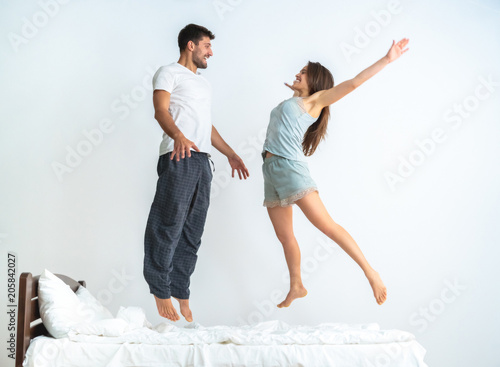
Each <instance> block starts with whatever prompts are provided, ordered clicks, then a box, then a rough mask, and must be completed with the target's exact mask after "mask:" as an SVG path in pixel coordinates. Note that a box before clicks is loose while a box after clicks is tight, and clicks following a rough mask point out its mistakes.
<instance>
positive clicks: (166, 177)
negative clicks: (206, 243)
mask: <svg viewBox="0 0 500 367" xmlns="http://www.w3.org/2000/svg"><path fill="white" fill-rule="evenodd" d="M170 154H171V153H167V154H163V155H161V156H160V158H159V160H158V167H157V171H158V182H157V185H156V194H155V197H154V200H153V203H152V204H151V210H150V212H149V217H148V222H147V225H146V233H145V236H144V270H143V273H144V278H145V279H146V282H147V283H148V285H149V290H150V292H151V293H152V294H154V295H155V296H156V297H158V298H161V299H166V298H170V297H171V296H172V297H176V298H180V299H188V298H189V278H190V276H191V274H192V273H193V271H194V268H195V265H196V260H197V258H198V255H197V254H196V253H197V252H198V248H199V247H200V244H201V236H202V234H203V228H204V226H205V219H206V216H207V211H208V206H209V204H210V184H211V181H212V176H213V174H212V170H211V167H210V163H209V155H208V154H207V153H199V152H193V151H191V157H190V158H189V157H187V156H186V157H185V158H184V159H181V160H180V161H179V162H177V161H176V160H175V158H174V160H170Z"/></svg>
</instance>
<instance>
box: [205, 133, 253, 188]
mask: <svg viewBox="0 0 500 367" xmlns="http://www.w3.org/2000/svg"><path fill="white" fill-rule="evenodd" d="M211 140H212V145H213V146H214V147H215V149H217V150H218V151H219V152H221V153H222V154H224V155H225V156H226V157H227V159H228V161H229V165H230V166H231V168H232V177H234V171H235V170H236V171H237V172H238V176H239V177H240V180H241V178H242V177H243V178H244V179H245V180H246V179H247V177H248V176H250V173H248V169H247V168H246V166H245V163H243V160H242V159H241V158H240V157H239V156H238V155H237V154H236V153H235V152H234V150H233V149H232V148H231V147H230V146H229V145H228V144H227V143H226V142H225V141H224V139H222V136H220V134H219V132H218V131H217V129H216V128H215V126H213V125H212V136H211Z"/></svg>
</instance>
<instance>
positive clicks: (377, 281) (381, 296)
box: [366, 270, 387, 305]
mask: <svg viewBox="0 0 500 367" xmlns="http://www.w3.org/2000/svg"><path fill="white" fill-rule="evenodd" d="M366 277H367V278H368V281H369V282H370V285H371V287H372V289H373V295H374V296H375V299H376V300H377V303H378V304H379V305H381V304H382V303H384V302H385V300H386V299H387V288H385V285H384V283H383V282H382V278H380V275H379V274H378V273H377V272H376V271H375V270H372V271H370V272H368V273H366Z"/></svg>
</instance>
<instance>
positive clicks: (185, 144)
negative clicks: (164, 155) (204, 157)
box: [170, 132, 200, 162]
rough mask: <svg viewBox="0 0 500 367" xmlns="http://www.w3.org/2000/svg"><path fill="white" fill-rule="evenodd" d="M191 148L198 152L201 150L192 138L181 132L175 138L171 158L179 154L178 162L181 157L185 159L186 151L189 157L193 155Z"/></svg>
mask: <svg viewBox="0 0 500 367" xmlns="http://www.w3.org/2000/svg"><path fill="white" fill-rule="evenodd" d="M191 148H193V149H194V150H196V151H197V152H199V151H200V149H198V147H197V146H196V145H195V144H194V143H193V142H192V141H191V140H189V139H188V138H186V137H185V136H184V134H182V133H181V132H179V134H178V135H177V136H176V137H175V138H174V150H173V151H172V154H171V155H170V160H173V159H174V157H175V156H177V162H179V161H180V159H181V158H182V159H184V157H185V156H186V153H187V156H188V157H191Z"/></svg>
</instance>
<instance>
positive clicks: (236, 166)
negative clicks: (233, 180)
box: [227, 154, 250, 180]
mask: <svg viewBox="0 0 500 367" xmlns="http://www.w3.org/2000/svg"><path fill="white" fill-rule="evenodd" d="M227 159H228V161H229V165H230V166H231V168H232V174H231V177H234V171H235V170H236V171H237V172H238V176H239V177H240V180H241V178H242V177H243V178H244V179H245V180H246V179H247V177H249V176H250V173H248V169H247V168H246V166H245V163H243V160H242V159H241V158H240V157H239V156H238V155H237V154H234V155H232V156H231V157H228V158H227Z"/></svg>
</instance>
